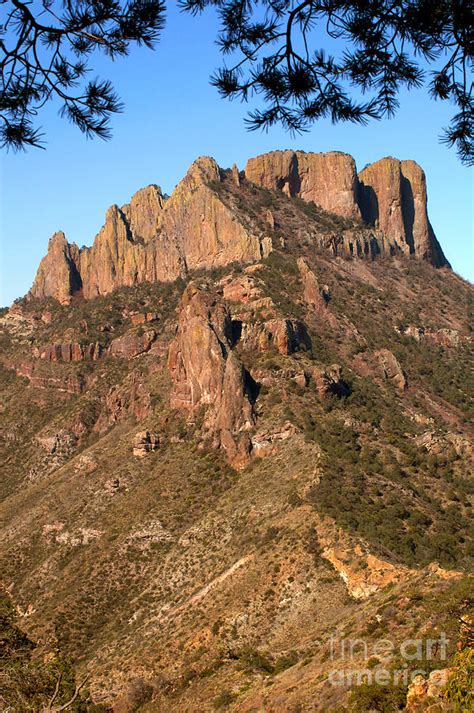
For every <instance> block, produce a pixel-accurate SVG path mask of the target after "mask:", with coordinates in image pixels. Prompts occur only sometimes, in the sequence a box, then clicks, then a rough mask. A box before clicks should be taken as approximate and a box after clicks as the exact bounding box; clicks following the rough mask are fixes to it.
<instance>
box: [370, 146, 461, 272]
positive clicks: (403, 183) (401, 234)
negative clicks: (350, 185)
mask: <svg viewBox="0 0 474 713" xmlns="http://www.w3.org/2000/svg"><path fill="white" fill-rule="evenodd" d="M359 204H360V209H361V212H362V217H363V218H364V220H365V221H366V223H369V224H370V225H375V226H376V227H378V228H380V229H381V230H383V231H384V233H385V234H387V235H390V236H391V237H393V238H394V239H395V240H396V241H397V242H398V243H399V245H400V246H401V247H402V249H403V250H404V252H405V253H407V254H410V255H416V256H418V257H420V258H422V259H423V260H428V261H429V262H431V263H432V264H433V265H435V266H436V267H443V266H449V263H448V261H447V260H446V258H445V256H444V254H443V251H442V250H441V247H440V245H439V243H438V241H437V239H436V237H435V234H434V232H433V228H432V227H431V224H430V222H429V219H428V212H427V194H426V178H425V174H424V172H423V170H422V169H421V167H420V166H418V164H417V163H415V161H399V160H398V159H395V158H391V157H389V158H383V159H381V160H380V161H377V162H376V163H373V164H371V165H370V166H367V168H365V169H364V170H363V171H361V172H360V173H359Z"/></svg>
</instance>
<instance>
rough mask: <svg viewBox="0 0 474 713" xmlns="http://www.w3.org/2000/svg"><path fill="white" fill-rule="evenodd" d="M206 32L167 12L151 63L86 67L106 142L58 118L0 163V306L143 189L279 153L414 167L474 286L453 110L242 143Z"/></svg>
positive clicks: (251, 135) (452, 252)
mask: <svg viewBox="0 0 474 713" xmlns="http://www.w3.org/2000/svg"><path fill="white" fill-rule="evenodd" d="M215 29H216V25H215V22H214V19H213V17H212V16H209V15H206V16H204V17H203V18H197V19H193V18H192V17H190V16H188V15H183V14H181V13H178V12H177V11H176V10H171V11H170V13H169V16H168V23H167V28H166V29H165V31H164V34H163V37H162V40H161V42H160V43H159V45H158V47H157V49H156V50H155V51H154V52H151V51H149V50H144V49H143V50H141V49H140V50H133V51H132V54H131V56H130V57H128V58H126V59H123V60H119V61H117V62H115V63H113V64H112V63H110V62H109V61H107V60H105V59H102V58H101V59H100V61H98V62H97V63H96V64H95V68H96V70H97V74H98V75H99V76H103V77H108V78H110V79H111V80H112V81H113V83H114V85H115V87H116V89H117V90H118V92H119V94H120V96H121V98H122V99H123V101H124V102H125V104H126V108H125V112H124V113H123V114H121V115H118V116H117V117H115V118H114V120H113V139H112V140H111V141H109V142H103V141H101V140H98V139H96V140H93V141H87V140H86V139H85V138H84V136H83V135H82V134H81V133H80V132H79V131H78V130H77V129H75V128H74V127H73V126H71V125H70V124H68V123H66V122H65V121H64V120H60V119H59V118H58V116H57V106H56V107H50V108H48V110H47V111H46V112H45V113H44V115H43V117H42V124H43V127H44V130H45V131H46V133H47V140H48V146H47V150H46V151H41V150H34V149H32V150H29V151H28V152H27V153H24V154H7V155H4V156H2V158H1V194H0V195H1V203H0V211H1V212H0V230H1V252H0V288H1V289H0V305H6V304H10V303H11V302H12V301H13V299H15V298H16V297H19V296H21V295H24V294H25V293H26V292H27V290H28V289H29V287H30V286H31V283H32V281H33V278H34V275H35V271H36V268H37V266H38V263H39V261H40V259H41V257H42V256H43V255H44V253H45V252H46V248H47V242H48V239H49V237H50V236H51V234H52V233H53V232H54V231H56V230H63V231H64V232H65V233H66V236H67V238H68V240H69V241H70V242H72V241H74V242H76V243H78V244H79V245H90V244H91V243H92V241H93V239H94V236H95V235H96V233H97V232H98V230H99V229H100V227H101V225H102V224H103V220H104V216H105V211H106V208H107V207H108V206H109V205H111V204H112V203H117V204H119V205H121V204H123V203H126V202H127V201H128V200H129V198H130V196H131V195H132V194H133V193H134V192H135V191H136V190H137V189H138V188H141V187H142V186H145V185H147V184H149V183H158V184H159V185H160V186H161V187H162V189H163V190H164V191H166V192H167V193H170V192H171V191H172V189H173V187H174V186H175V184H176V183H177V182H178V181H179V180H180V178H182V177H183V176H184V174H185V173H186V170H187V168H188V166H189V164H190V163H192V161H193V160H194V159H195V158H196V157H197V156H200V155H211V156H214V158H215V159H216V160H217V162H218V163H219V164H220V165H221V166H222V167H224V168H226V167H229V166H231V165H232V164H233V163H234V162H236V163H237V165H238V166H239V168H241V169H242V168H244V166H245V162H246V159H247V158H249V157H250V156H255V155H257V154H259V153H263V152H265V151H270V150H273V149H283V148H295V149H296V148H299V149H302V150H305V151H330V150H339V151H345V152H347V153H350V154H352V155H353V156H354V157H355V159H356V162H357V166H358V168H359V169H361V168H363V167H364V166H365V165H366V164H367V163H371V162H373V161H376V160H377V159H379V158H382V157H383V156H388V155H392V156H395V157H397V158H400V159H406V158H411V159H414V160H415V161H417V162H418V163H419V164H420V165H421V166H422V167H423V168H424V170H425V172H426V175H427V183H428V198H429V203H428V208H429V215H430V219H431V223H432V225H433V227H434V230H435V232H436V234H437V236H438V239H439V240H440V242H441V245H442V247H443V249H444V251H445V253H446V255H447V257H448V259H449V260H450V262H451V263H452V265H453V268H454V269H455V270H456V271H457V272H459V273H460V274H461V275H462V276H463V277H465V278H468V279H470V280H471V281H474V255H473V181H472V171H470V170H469V169H467V168H466V167H463V166H462V165H461V164H460V163H459V161H458V159H457V157H456V154H455V152H454V151H452V150H450V149H448V148H446V147H445V146H444V145H442V144H440V143H439V142H438V137H439V135H440V134H441V130H442V127H443V126H446V125H447V123H448V121H449V118H450V115H451V112H452V107H451V106H446V105H443V104H440V103H435V102H433V101H431V100H430V99H429V98H428V96H427V94H426V93H425V92H423V91H416V92H410V93H409V94H404V95H403V96H402V98H401V99H402V106H401V109H400V111H399V113H398V114H397V116H396V118H395V119H392V120H390V121H384V122H372V123H371V124H369V126H366V127H362V126H356V125H351V124H345V125H342V124H339V125H335V126H333V125H332V124H331V123H330V122H328V121H327V122H326V121H323V122H320V123H318V124H316V125H315V126H314V127H313V129H312V130H311V131H310V132H309V133H307V134H303V135H301V136H296V137H291V136H290V135H288V134H286V133H285V132H284V131H283V130H282V129H280V128H274V129H272V130H271V131H270V132H269V133H267V134H266V133H260V132H258V133H256V132H248V131H247V129H246V128H245V126H244V123H243V119H244V116H245V114H246V107H245V105H242V104H240V103H236V102H234V103H230V102H229V101H227V100H224V99H221V98H219V96H218V95H217V92H216V90H215V89H214V88H213V87H211V86H210V85H209V81H208V80H209V75H210V74H211V73H212V72H213V70H214V69H215V68H216V67H217V66H219V64H220V62H219V54H218V50H217V48H216V47H215V45H214V44H213V40H214V36H215Z"/></svg>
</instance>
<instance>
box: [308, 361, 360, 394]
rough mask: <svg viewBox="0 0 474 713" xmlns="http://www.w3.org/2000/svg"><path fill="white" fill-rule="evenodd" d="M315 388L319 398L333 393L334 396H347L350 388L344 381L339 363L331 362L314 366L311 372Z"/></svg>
mask: <svg viewBox="0 0 474 713" xmlns="http://www.w3.org/2000/svg"><path fill="white" fill-rule="evenodd" d="M312 378H313V380H314V383H315V386H316V390H317V392H318V394H319V396H320V397H321V398H326V397H327V396H329V395H331V394H334V395H335V396H339V397H343V396H349V395H350V393H351V388H350V386H349V384H348V383H347V382H346V381H344V378H343V375H342V367H341V366H340V365H339V364H332V365H331V366H327V367H315V368H314V369H313V372H312Z"/></svg>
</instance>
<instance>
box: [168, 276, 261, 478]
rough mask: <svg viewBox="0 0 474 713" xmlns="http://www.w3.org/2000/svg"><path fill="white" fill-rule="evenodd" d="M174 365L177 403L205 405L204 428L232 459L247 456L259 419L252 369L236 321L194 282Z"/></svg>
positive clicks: (184, 302)
mask: <svg viewBox="0 0 474 713" xmlns="http://www.w3.org/2000/svg"><path fill="white" fill-rule="evenodd" d="M168 367H169V370H170V374H171V378H172V381H173V391H172V396H171V405H172V406H173V407H174V408H177V409H180V410H184V411H187V412H188V413H189V414H195V413H196V412H197V411H198V410H199V409H200V407H204V409H205V415H204V428H205V430H206V431H207V432H208V433H210V434H211V436H212V437H213V439H214V442H215V444H216V445H217V446H222V447H223V448H224V449H225V452H226V455H227V457H228V459H229V461H231V462H232V463H234V464H236V465H239V464H240V463H242V462H245V460H246V457H247V456H248V453H249V449H250V439H249V438H248V433H247V432H248V431H249V430H250V428H251V427H252V425H253V423H254V414H253V408H252V400H253V397H252V393H251V379H250V375H249V374H248V373H247V372H246V371H245V369H244V368H243V367H242V365H241V363H240V361H239V358H238V356H237V355H236V353H235V352H234V351H233V337H232V322H231V318H230V314H229V312H228V310H227V308H226V307H225V305H224V304H223V303H222V302H221V301H220V299H219V298H217V297H216V296H215V295H213V294H212V293H211V292H209V291H207V290H204V289H200V288H198V287H196V286H195V285H194V284H190V285H189V286H188V287H187V288H186V290H185V291H184V293H183V296H182V298H181V303H180V309H179V320H178V331H177V334H176V337H175V339H174V341H173V342H172V343H171V346H170V350H169V356H168Z"/></svg>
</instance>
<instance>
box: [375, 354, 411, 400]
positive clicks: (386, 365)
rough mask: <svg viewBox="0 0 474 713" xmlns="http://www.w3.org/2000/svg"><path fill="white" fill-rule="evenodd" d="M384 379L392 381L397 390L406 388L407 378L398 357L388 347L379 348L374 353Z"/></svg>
mask: <svg viewBox="0 0 474 713" xmlns="http://www.w3.org/2000/svg"><path fill="white" fill-rule="evenodd" d="M374 356H375V359H376V361H377V364H378V366H379V370H380V372H381V375H382V376H383V378H384V379H386V380H387V381H389V382H390V383H392V384H393V385H394V386H395V388H396V389H398V391H404V390H405V389H406V388H407V378H406V375H405V372H404V371H403V369H402V367H401V366H400V364H399V362H398V359H397V358H396V356H395V355H394V354H392V352H391V351H390V350H389V349H380V350H379V351H378V352H375V354H374Z"/></svg>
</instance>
